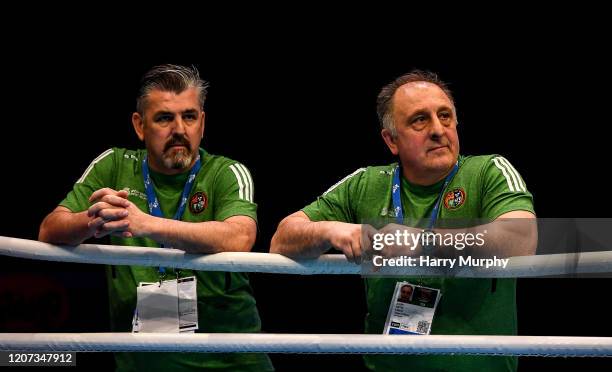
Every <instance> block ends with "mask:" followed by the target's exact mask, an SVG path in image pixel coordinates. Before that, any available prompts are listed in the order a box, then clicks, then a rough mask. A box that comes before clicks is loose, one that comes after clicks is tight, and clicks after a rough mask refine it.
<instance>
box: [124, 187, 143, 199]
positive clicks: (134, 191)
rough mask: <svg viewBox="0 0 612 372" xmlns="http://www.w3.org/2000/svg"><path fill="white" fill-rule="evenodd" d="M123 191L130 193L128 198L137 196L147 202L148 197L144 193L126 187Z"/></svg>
mask: <svg viewBox="0 0 612 372" xmlns="http://www.w3.org/2000/svg"><path fill="white" fill-rule="evenodd" d="M122 190H125V191H127V192H128V196H135V197H137V198H140V199H142V200H147V195H146V194H145V193H144V192H142V191H138V190H134V189H130V188H129V187H124V188H123V189H122Z"/></svg>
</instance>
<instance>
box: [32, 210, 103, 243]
mask: <svg viewBox="0 0 612 372" xmlns="http://www.w3.org/2000/svg"><path fill="white" fill-rule="evenodd" d="M89 221H90V218H89V217H88V216H87V211H84V212H79V213H73V212H70V211H69V210H68V209H56V210H54V211H53V212H51V213H50V214H49V215H47V217H45V219H44V220H43V222H42V224H41V225H40V230H39V232H38V240H40V241H41V242H46V243H52V244H66V245H79V244H81V243H82V242H83V241H85V240H87V239H89V238H91V237H92V236H93V235H94V233H95V229H91V228H89V227H88V225H87V224H88V222H89Z"/></svg>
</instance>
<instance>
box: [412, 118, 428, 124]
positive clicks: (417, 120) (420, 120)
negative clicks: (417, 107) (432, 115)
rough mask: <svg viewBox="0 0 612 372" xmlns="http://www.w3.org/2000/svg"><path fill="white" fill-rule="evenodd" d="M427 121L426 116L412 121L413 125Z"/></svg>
mask: <svg viewBox="0 0 612 372" xmlns="http://www.w3.org/2000/svg"><path fill="white" fill-rule="evenodd" d="M424 121H425V116H417V117H415V118H414V119H412V122H413V123H422V122H424Z"/></svg>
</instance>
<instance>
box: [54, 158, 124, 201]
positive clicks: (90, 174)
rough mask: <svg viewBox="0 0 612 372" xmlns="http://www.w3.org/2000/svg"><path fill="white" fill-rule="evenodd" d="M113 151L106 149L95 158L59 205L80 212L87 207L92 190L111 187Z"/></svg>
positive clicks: (113, 162)
mask: <svg viewBox="0 0 612 372" xmlns="http://www.w3.org/2000/svg"><path fill="white" fill-rule="evenodd" d="M114 153H115V149H108V150H106V151H104V152H103V153H101V154H100V155H99V156H98V157H97V158H95V159H94V160H93V161H92V162H91V163H90V164H89V166H88V167H87V169H85V172H83V175H82V176H81V178H79V179H78V180H77V181H76V183H75V184H74V186H73V187H72V190H71V191H70V192H69V193H68V195H67V196H66V198H65V199H64V200H62V201H61V202H60V204H59V205H61V206H63V207H66V208H68V209H70V211H72V212H75V213H77V212H82V211H84V210H86V209H87V208H89V206H90V204H89V200H88V199H89V197H90V196H91V194H92V193H93V192H94V191H96V190H99V189H101V188H104V187H112V186H113V185H112V179H113V172H114V164H115V161H114Z"/></svg>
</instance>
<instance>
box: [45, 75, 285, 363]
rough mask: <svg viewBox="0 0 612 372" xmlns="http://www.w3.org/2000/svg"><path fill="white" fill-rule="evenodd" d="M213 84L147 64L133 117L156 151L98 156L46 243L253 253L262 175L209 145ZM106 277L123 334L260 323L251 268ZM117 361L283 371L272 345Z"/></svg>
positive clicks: (232, 328) (114, 324)
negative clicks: (276, 366) (93, 241)
mask: <svg viewBox="0 0 612 372" xmlns="http://www.w3.org/2000/svg"><path fill="white" fill-rule="evenodd" d="M207 88H208V84H207V83H206V82H205V81H204V80H202V79H201V78H200V76H199V73H198V71H197V69H196V68H195V67H191V68H189V67H184V66H177V65H161V66H156V67H154V68H152V69H151V70H150V71H149V72H147V73H146V74H145V75H144V77H143V79H142V82H141V88H140V94H139V97H138V99H137V105H136V107H137V111H136V112H134V113H133V114H132V124H133V126H134V130H135V131H136V135H137V136H138V138H139V139H140V140H141V141H144V145H145V148H146V149H141V150H127V149H121V148H111V149H109V150H107V151H104V152H103V153H102V154H101V155H100V156H98V157H97V158H95V159H94V160H93V161H92V162H91V164H90V165H89V167H88V168H87V169H86V170H85V172H84V173H83V175H82V176H81V178H79V180H78V181H77V182H76V183H75V185H74V187H73V189H72V191H70V192H69V193H68V195H67V196H66V198H65V199H64V200H63V201H62V202H60V204H59V206H58V207H57V208H56V209H55V210H54V211H53V212H51V213H50V214H49V215H48V216H47V217H46V218H45V219H44V221H43V223H42V225H41V226H40V232H39V240H41V241H45V242H49V243H54V244H68V245H77V244H80V243H82V242H83V241H84V240H86V239H89V238H92V237H95V238H100V237H103V236H106V235H110V236H111V242H112V244H115V245H126V246H141V247H168V248H176V249H180V250H183V251H185V252H187V253H198V254H206V253H217V252H228V251H239V252H248V251H250V250H251V248H252V246H253V244H254V242H255V237H256V233H257V222H256V221H257V205H256V204H255V203H254V198H253V191H254V189H253V180H252V178H251V175H250V173H249V171H248V169H247V168H246V167H245V166H244V165H242V164H240V163H238V162H236V161H233V160H231V159H228V158H225V157H222V156H218V155H213V154H210V153H208V152H206V151H205V150H204V149H202V148H200V142H201V140H202V137H203V135H204V116H205V112H204V102H205V99H206V93H207ZM107 281H108V288H109V299H110V315H111V328H112V330H113V331H115V332H129V331H130V330H132V331H134V332H160V329H164V330H166V331H167V332H179V331H180V332H184V331H195V330H197V332H231V333H234V332H248V333H253V332H259V331H260V329H261V322H260V318H259V314H258V312H257V308H256V306H255V299H254V298H253V295H252V289H251V287H250V284H249V280H248V277H247V275H246V274H244V273H225V272H196V271H191V270H180V271H179V270H171V269H164V268H154V267H141V266H109V267H107ZM150 283H159V289H156V288H157V287H158V286H157V285H155V286H151V285H148V284H150ZM166 290H167V291H169V292H167V293H166V292H163V293H162V292H161V291H166ZM156 291H157V292H156ZM168 293H170V294H168ZM137 294H138V295H137ZM141 295H142V296H141ZM169 296H170V297H172V296H174V297H172V298H173V300H171V301H170V302H167V301H166V300H167V298H168V297H169ZM179 296H182V297H181V300H180V301H179ZM175 297H176V298H175ZM145 298H146V299H147V300H146V301H145ZM183 298H187V299H191V300H190V301H183ZM153 299H155V300H153ZM147 301H149V302H147ZM151 301H161V302H151ZM164 301H166V302H164ZM172 301H174V302H172ZM160 303H165V304H166V305H168V304H169V306H168V307H170V309H165V310H164V314H165V316H166V317H165V318H163V319H164V320H163V322H162V321H161V320H160V318H155V316H156V315H155V316H152V318H146V317H145V315H146V314H149V315H150V314H152V313H154V312H155V311H158V310H159V306H158V305H159V304H160ZM173 304H174V305H173ZM177 304H180V305H181V306H178V305H177ZM175 305H177V306H175ZM183 306H184V307H183ZM179 307H181V309H180V314H179V310H177V309H178V308H179ZM151 309H153V310H151ZM186 309H187V310H186ZM145 310H146V311H145ZM173 311H174V313H173ZM156 314H157V313H156ZM167 314H172V316H169V317H168V315H167ZM145 318H146V319H145ZM168 330H169V331H168ZM115 360H116V362H117V369H118V370H146V371H153V370H164V371H170V370H172V371H178V370H193V369H202V368H203V369H210V370H228V371H230V370H231V371H234V370H253V371H255V370H257V371H268V370H273V368H272V365H271V363H270V360H269V359H268V357H267V356H266V355H264V354H205V353H117V354H116V355H115Z"/></svg>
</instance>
